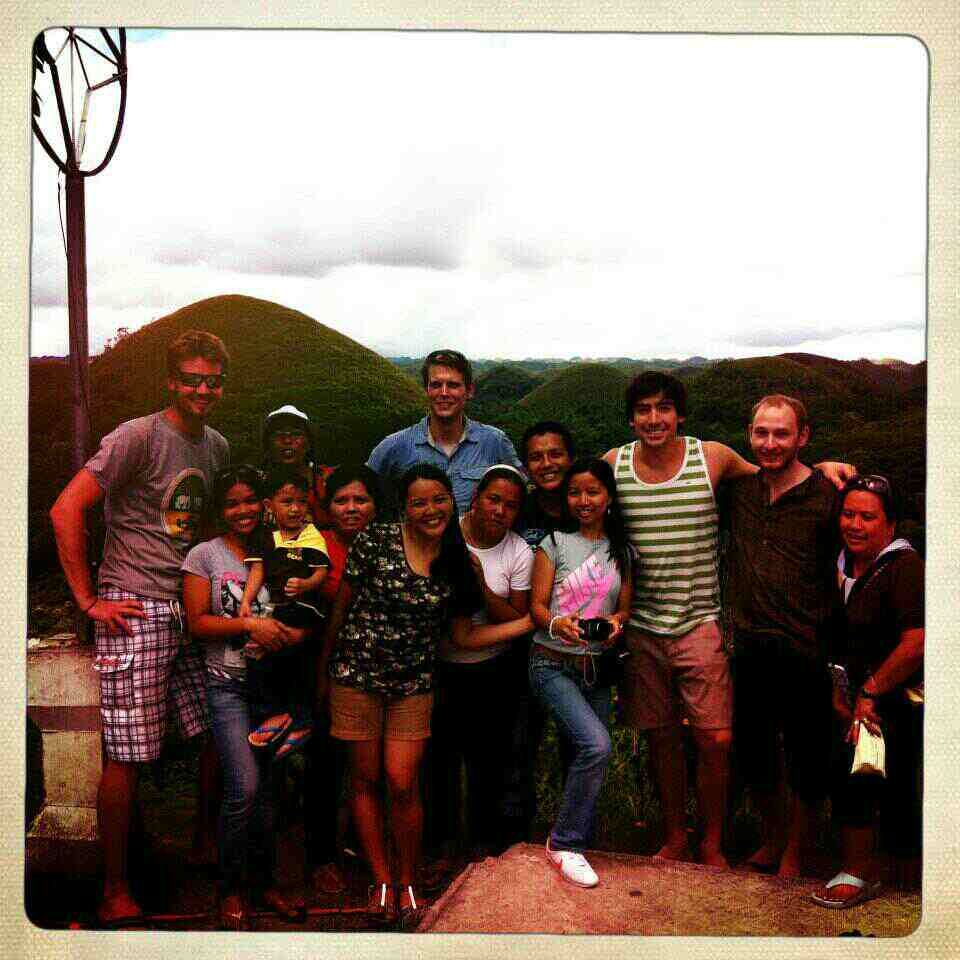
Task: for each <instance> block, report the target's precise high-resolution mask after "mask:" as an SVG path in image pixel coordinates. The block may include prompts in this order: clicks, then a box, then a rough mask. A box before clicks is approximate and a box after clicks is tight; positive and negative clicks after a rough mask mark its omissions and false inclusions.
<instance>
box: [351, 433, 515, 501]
mask: <svg viewBox="0 0 960 960" xmlns="http://www.w3.org/2000/svg"><path fill="white" fill-rule="evenodd" d="M429 419H430V418H429V417H424V418H423V419H422V420H421V421H420V422H419V423H415V424H414V425H413V426H412V427H407V428H406V429H405V430H398V431H397V432H396V433H391V434H390V436H388V437H384V438H383V440H381V441H380V442H379V443H378V444H377V445H376V446H375V447H374V448H373V452H372V453H371V454H370V458H369V459H368V460H367V466H368V467H370V468H371V469H372V470H375V471H376V472H377V473H378V474H379V475H380V476H381V477H382V478H383V479H384V480H386V481H388V482H389V483H391V484H396V482H397V481H398V480H399V479H400V477H401V476H403V474H404V473H405V472H406V471H407V470H408V469H409V468H410V467H412V466H413V465H414V464H415V463H432V464H434V465H435V466H437V467H439V468H440V469H441V470H443V471H444V473H446V474H447V476H448V477H450V480H451V482H452V483H453V496H454V499H455V500H456V501H457V512H458V513H466V511H467V510H469V509H470V499H471V497H472V496H473V490H474V487H476V485H477V481H478V480H479V479H480V477H481V476H482V475H483V471H484V470H486V469H487V467H490V466H492V465H493V464H495V463H509V464H510V465H511V466H513V467H517V468H518V469H522V468H523V465H522V464H521V463H520V460H519V458H518V457H517V451H516V450H514V448H513V444H512V443H511V442H510V438H509V437H508V436H507V435H506V434H505V433H504V432H503V431H502V430H500V429H499V428H498V427H492V426H490V424H488V423H477V422H476V421H475V420H470V419H468V418H467V417H464V418H463V420H464V433H463V439H462V440H461V441H460V444H459V445H458V447H457V449H456V450H454V451H453V456H452V457H448V456H447V455H446V454H445V453H444V452H443V451H442V450H441V449H440V448H439V447H435V446H434V445H433V444H432V443H431V442H430V430H429V427H428V422H429Z"/></svg>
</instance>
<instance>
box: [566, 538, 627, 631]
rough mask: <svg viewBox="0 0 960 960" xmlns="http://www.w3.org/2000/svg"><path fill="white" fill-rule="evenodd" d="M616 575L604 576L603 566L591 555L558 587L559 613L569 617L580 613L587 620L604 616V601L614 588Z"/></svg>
mask: <svg viewBox="0 0 960 960" xmlns="http://www.w3.org/2000/svg"><path fill="white" fill-rule="evenodd" d="M613 578H614V573H613V572H611V573H608V574H607V575H606V576H604V573H603V564H601V563H600V561H599V560H598V559H597V558H596V557H595V556H594V555H593V554H591V555H590V556H589V557H587V559H586V560H584V561H583V563H581V564H580V566H579V567H577V569H576V570H574V571H572V572H571V573H568V574H567V576H565V577H564V578H563V580H561V581H560V583H559V584H558V585H557V604H558V612H559V614H560V615H561V616H564V617H569V616H571V615H572V614H574V613H579V614H580V616H581V617H582V618H583V619H584V620H586V619H589V618H590V617H599V616H602V612H601V609H602V606H603V601H604V599H605V598H606V596H607V594H608V593H609V592H610V590H611V589H612V588H613Z"/></svg>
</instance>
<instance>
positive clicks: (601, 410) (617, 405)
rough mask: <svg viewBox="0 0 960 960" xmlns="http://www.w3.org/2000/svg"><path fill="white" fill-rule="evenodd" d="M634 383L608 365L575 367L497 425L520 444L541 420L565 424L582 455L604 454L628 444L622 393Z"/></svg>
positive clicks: (528, 397)
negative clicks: (617, 446) (527, 431)
mask: <svg viewBox="0 0 960 960" xmlns="http://www.w3.org/2000/svg"><path fill="white" fill-rule="evenodd" d="M629 382H630V378H629V377H628V376H627V374H625V373H624V372H623V371H622V370H618V369H617V368H616V367H612V366H610V365H609V364H605V363H576V364H573V365H572V366H569V367H565V368H564V369H562V370H560V371H559V372H558V373H555V374H553V375H552V376H551V377H549V378H548V379H547V380H546V382H545V383H543V384H542V385H541V386H539V387H537V388H536V390H534V391H532V392H531V393H528V394H527V395H526V396H525V397H524V398H523V399H522V400H521V401H520V402H519V403H518V404H517V405H516V407H515V408H514V409H513V410H512V411H509V412H508V413H505V414H504V415H503V416H502V417H501V418H500V419H499V420H497V421H496V423H497V425H498V426H500V427H502V428H503V429H504V430H506V431H507V433H508V434H510V436H511V438H512V439H513V441H514V443H515V444H518V443H519V440H520V437H521V435H522V434H523V431H524V430H525V429H526V428H527V427H528V426H531V425H532V424H534V423H536V422H537V421H538V420H561V421H563V422H564V423H565V424H566V425H567V426H568V427H569V428H570V430H571V431H572V432H573V436H574V439H575V442H576V444H577V448H578V452H580V453H584V454H600V453H603V452H605V451H606V450H607V449H609V448H610V447H611V446H612V445H613V444H614V443H620V442H622V441H623V440H625V439H629V430H628V429H627V428H626V423H625V418H624V415H623V392H624V390H625V389H626V387H627V384H628V383H629Z"/></svg>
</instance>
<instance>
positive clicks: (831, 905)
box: [810, 871, 881, 910]
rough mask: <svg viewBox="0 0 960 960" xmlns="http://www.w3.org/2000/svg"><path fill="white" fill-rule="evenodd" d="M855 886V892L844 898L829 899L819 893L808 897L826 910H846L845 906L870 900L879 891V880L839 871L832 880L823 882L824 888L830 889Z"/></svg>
mask: <svg viewBox="0 0 960 960" xmlns="http://www.w3.org/2000/svg"><path fill="white" fill-rule="evenodd" d="M843 886H846V887H856V888H857V892H856V893H855V894H853V896H850V897H847V899H846V900H831V899H829V898H828V897H821V896H819V894H816V893H811V894H810V899H811V900H813V902H814V903H816V904H818V905H819V906H821V907H826V908H827V909H828V910H846V909H847V907H855V906H856V905H857V904H858V903H866V902H867V901H868V900H872V899H873V898H874V897H875V896H876V895H877V894H878V893H879V892H880V886H881V884H880V881H879V880H870V881H867V880H861V879H860V878H859V877H855V876H854V875H853V874H852V873H844V872H843V871H841V872H840V873H838V874H837V875H836V876H835V877H834V878H833V879H832V880H828V881H827V883H825V884H824V889H825V890H832V889H833V888H834V887H843Z"/></svg>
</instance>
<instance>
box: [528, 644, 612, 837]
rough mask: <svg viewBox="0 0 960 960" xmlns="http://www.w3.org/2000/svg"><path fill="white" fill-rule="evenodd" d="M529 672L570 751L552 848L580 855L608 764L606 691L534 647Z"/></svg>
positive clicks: (608, 707)
mask: <svg viewBox="0 0 960 960" xmlns="http://www.w3.org/2000/svg"><path fill="white" fill-rule="evenodd" d="M529 672H530V688H531V689H532V690H533V692H534V694H535V695H536V697H537V699H538V700H539V701H540V702H541V703H542V704H543V705H544V707H546V709H547V710H548V711H549V712H550V714H551V715H552V716H553V718H554V720H556V722H557V727H558V728H559V731H560V732H561V733H563V734H565V735H566V737H567V739H568V741H569V742H570V744H571V746H572V747H573V762H572V763H571V764H570V769H569V771H568V772H567V781H566V783H565V785H564V788H563V802H562V803H561V804H560V814H559V816H558V817H557V821H556V823H555V824H554V825H553V829H552V830H551V831H550V847H551V849H553V850H576V851H578V852H582V851H583V850H585V849H586V846H587V842H588V838H589V837H590V835H591V833H592V832H593V818H594V815H595V814H596V810H597V797H599V795H600V788H601V787H602V786H603V777H604V774H605V773H606V772H607V762H608V761H609V759H610V752H611V745H610V734H609V733H608V732H607V724H608V722H609V720H610V704H611V695H610V687H598V686H591V685H589V684H587V683H586V682H585V680H584V678H583V675H582V674H581V672H580V670H579V669H578V668H577V667H576V666H575V665H574V664H573V663H571V662H560V661H558V660H552V659H550V658H549V657H547V656H545V655H543V654H540V653H538V652H537V646H536V645H534V647H533V650H532V651H531V654H530V670H529Z"/></svg>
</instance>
